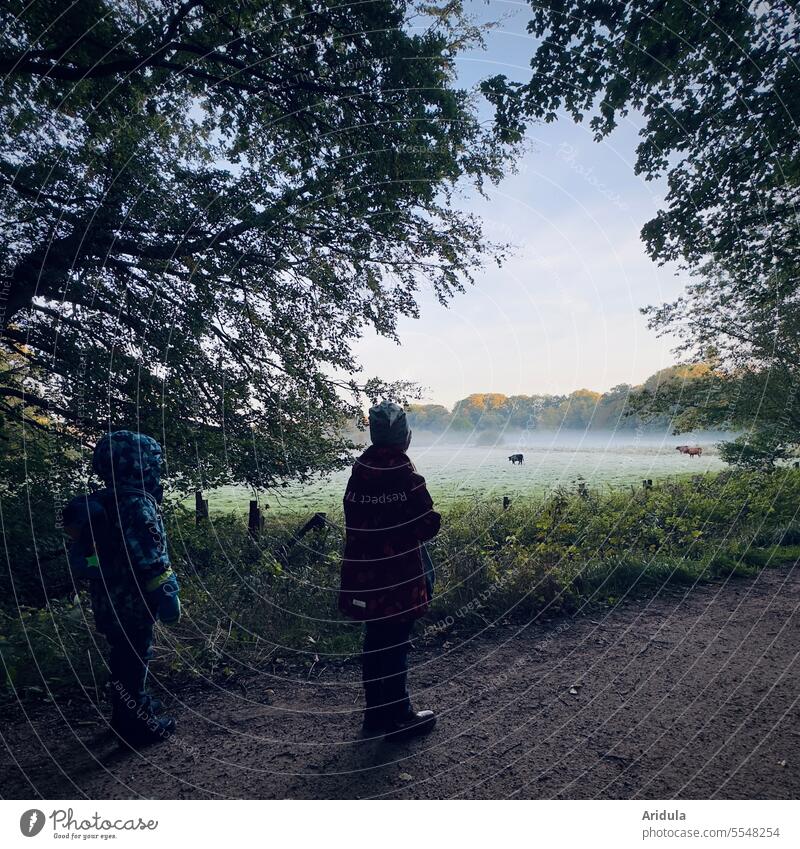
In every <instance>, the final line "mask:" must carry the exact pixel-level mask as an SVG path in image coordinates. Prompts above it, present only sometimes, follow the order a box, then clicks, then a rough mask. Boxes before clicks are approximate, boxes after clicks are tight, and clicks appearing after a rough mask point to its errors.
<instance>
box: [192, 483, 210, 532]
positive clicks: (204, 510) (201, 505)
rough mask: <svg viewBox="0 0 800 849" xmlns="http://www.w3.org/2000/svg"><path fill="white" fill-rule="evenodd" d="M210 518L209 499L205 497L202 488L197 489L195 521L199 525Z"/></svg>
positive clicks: (195, 494) (195, 495)
mask: <svg viewBox="0 0 800 849" xmlns="http://www.w3.org/2000/svg"><path fill="white" fill-rule="evenodd" d="M207 518H208V499H207V498H203V492H202V490H200V489H198V490H195V493H194V521H195V524H197V525H199V524H200V523H201V522H203V521H204V520H205V519H207Z"/></svg>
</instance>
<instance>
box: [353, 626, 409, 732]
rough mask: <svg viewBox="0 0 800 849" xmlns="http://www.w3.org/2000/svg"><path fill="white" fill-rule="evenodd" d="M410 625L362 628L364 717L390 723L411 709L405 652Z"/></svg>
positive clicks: (406, 650) (407, 645) (407, 647)
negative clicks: (365, 704)
mask: <svg viewBox="0 0 800 849" xmlns="http://www.w3.org/2000/svg"><path fill="white" fill-rule="evenodd" d="M413 625H414V623H413V622H392V621H387V622H381V621H379V622H367V623H365V628H364V654H363V659H362V663H363V673H364V696H365V698H366V702H367V718H368V719H370V720H375V721H386V722H391V721H392V720H395V719H400V718H402V717H404V716H405V715H406V714H407V713H408V712H409V711H410V710H411V703H410V701H409V698H408V687H407V683H406V682H407V678H408V650H409V648H410V647H411V644H410V642H409V637H410V636H411V629H412V627H413Z"/></svg>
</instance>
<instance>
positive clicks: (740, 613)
mask: <svg viewBox="0 0 800 849" xmlns="http://www.w3.org/2000/svg"><path fill="white" fill-rule="evenodd" d="M799 605H800V569H798V568H797V567H796V566H795V567H793V568H791V569H769V570H765V571H764V572H762V573H761V574H760V575H759V577H758V578H756V579H753V580H741V579H734V580H729V581H721V582H718V583H712V584H706V585H703V586H698V587H694V588H687V589H686V590H684V589H680V590H676V589H674V588H672V589H667V590H664V591H662V592H661V593H658V594H657V595H656V596H654V597H652V598H650V599H645V600H637V601H633V600H631V601H628V602H626V603H623V604H620V605H617V606H616V607H615V608H614V609H611V610H608V611H606V612H605V613H600V614H598V613H597V612H596V611H595V612H593V613H586V614H583V615H577V616H574V617H572V618H563V619H550V620H548V621H535V622H532V623H527V624H524V625H522V626H521V625H520V624H519V623H517V624H501V625H498V626H497V627H495V628H488V629H486V630H485V631H484V632H483V633H481V634H478V635H476V636H474V637H472V638H471V639H469V640H460V639H459V637H457V636H450V637H448V638H447V639H446V641H444V642H443V641H441V640H440V641H438V642H437V643H436V644H431V645H428V646H421V645H418V647H417V649H416V650H415V651H414V652H413V654H412V663H413V669H412V672H411V682H412V687H413V691H414V697H415V703H416V705H417V707H420V708H422V707H431V708H435V709H436V710H437V712H438V714H439V724H438V726H437V728H436V730H435V731H434V733H433V734H431V735H430V736H429V737H428V738H426V739H421V740H416V741H413V742H408V743H404V744H388V743H385V742H382V741H374V740H372V741H364V740H361V739H359V729H360V719H361V716H360V711H361V696H360V686H359V679H358V674H359V669H358V666H357V665H356V664H346V665H345V666H343V667H340V668H332V667H327V668H324V667H323V669H322V673H321V675H320V676H319V677H317V671H316V669H315V670H313V672H312V679H311V680H310V681H309V680H305V678H303V679H302V680H298V679H297V678H280V677H277V678H276V677H274V676H272V675H266V674H265V675H262V676H258V677H255V678H253V679H252V680H250V681H248V682H247V683H246V686H243V687H238V688H236V689H235V690H224V689H219V688H212V687H208V686H206V687H202V688H201V687H192V688H190V689H188V690H187V691H185V692H183V693H182V694H180V697H179V696H177V695H175V694H173V696H172V698H171V702H172V704H171V709H172V711H173V712H174V714H175V715H176V716H177V718H178V720H179V733H178V734H177V735H176V736H175V738H174V739H173V741H172V742H170V743H168V744H164V745H162V746H160V747H154V748H150V749H148V750H145V751H144V752H141V753H135V752H132V751H130V750H127V749H126V750H122V749H120V747H119V746H117V744H116V742H115V740H114V738H113V737H112V735H111V733H110V732H109V730H108V728H107V726H106V723H105V719H104V718H103V716H101V715H99V714H98V713H97V711H96V710H94V708H83V709H79V708H78V707H77V706H76V705H74V704H73V705H71V706H70V707H69V708H66V709H63V710H62V709H61V708H59V707H56V706H51V707H50V708H49V709H38V710H37V711H36V712H35V713H34V714H31V715H29V716H27V717H24V716H23V717H21V718H19V719H17V720H15V721H13V722H11V723H5V724H4V727H3V728H2V737H3V741H4V743H5V746H4V748H3V749H2V750H0V795H1V796H2V797H3V798H36V797H43V798H50V799H53V798H68V799H73V798H82V797H88V798H141V797H145V798H209V797H231V798H287V797H288V798H337V799H339V798H346V799H350V798H368V797H390V798H403V797H409V798H410V797H414V798H451V797H469V798H484V797H488V798H506V797H520V798H658V799H667V798H675V797H679V798H709V797H711V798H795V799H796V798H798V796H799V795H800V725H799V724H798V717H799V716H800V706H799V705H798V695H799V694H800V680H799V679H798V655H799V653H800V628H798V606H799ZM319 666H320V667H322V664H320V665H319Z"/></svg>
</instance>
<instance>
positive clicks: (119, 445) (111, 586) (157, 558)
mask: <svg viewBox="0 0 800 849" xmlns="http://www.w3.org/2000/svg"><path fill="white" fill-rule="evenodd" d="M161 458H162V452H161V446H160V445H159V444H158V442H156V440H155V439H153V438H152V437H150V436H145V435H144V434H140V433H134V432H133V431H129V430H117V431H114V432H113V433H109V434H106V435H105V436H104V437H103V438H102V439H101V440H100V442H99V443H98V444H97V446H96V447H95V449H94V455H93V457H92V468H93V469H94V471H95V472H96V473H97V475H99V477H101V478H102V479H103V482H104V483H105V485H106V487H107V488H108V491H109V492H110V494H111V495H112V498H110V499H108V500H107V501H108V502H110V504H111V506H110V508H107V512H109V513H110V514H111V515H110V518H111V520H112V521H114V523H115V524H116V525H118V527H119V533H120V538H121V541H122V551H121V552H120V554H119V556H118V557H117V558H115V564H114V568H113V569H111V570H108V569H106V567H105V566H104V567H103V575H102V586H95V587H94V588H93V593H92V599H93V604H94V611H95V620H96V622H97V625H98V628H99V629H100V630H102V631H105V632H106V633H107V634H108V633H109V629H110V628H114V629H115V628H116V627H117V626H121V627H122V628H123V630H127V629H129V628H135V627H146V626H147V623H148V622H149V623H152V621H153V617H154V616H157V617H158V618H161V619H163V620H164V621H166V622H176V621H177V620H178V618H179V617H180V602H179V599H178V595H177V594H178V590H179V587H178V583H177V579H176V577H175V574H174V573H173V571H172V569H171V567H170V559H169V554H168V552H167V539H166V533H165V531H164V522H163V520H162V518H161V511H160V510H159V506H158V505H159V503H160V501H161V499H162V496H163V490H162V487H161ZM94 583H95V584H98V582H97V581H95V582H94Z"/></svg>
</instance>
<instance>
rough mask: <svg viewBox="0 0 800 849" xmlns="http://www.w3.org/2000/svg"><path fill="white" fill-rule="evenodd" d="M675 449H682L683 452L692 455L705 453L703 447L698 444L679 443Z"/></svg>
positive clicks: (696, 455)
mask: <svg viewBox="0 0 800 849" xmlns="http://www.w3.org/2000/svg"><path fill="white" fill-rule="evenodd" d="M675 450H676V451H680V452H681V454H688V455H689V456H690V457H700V456H701V455H702V453H703V449H702V448H700V446H698V445H695V446H691V445H678V446H676V448H675Z"/></svg>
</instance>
